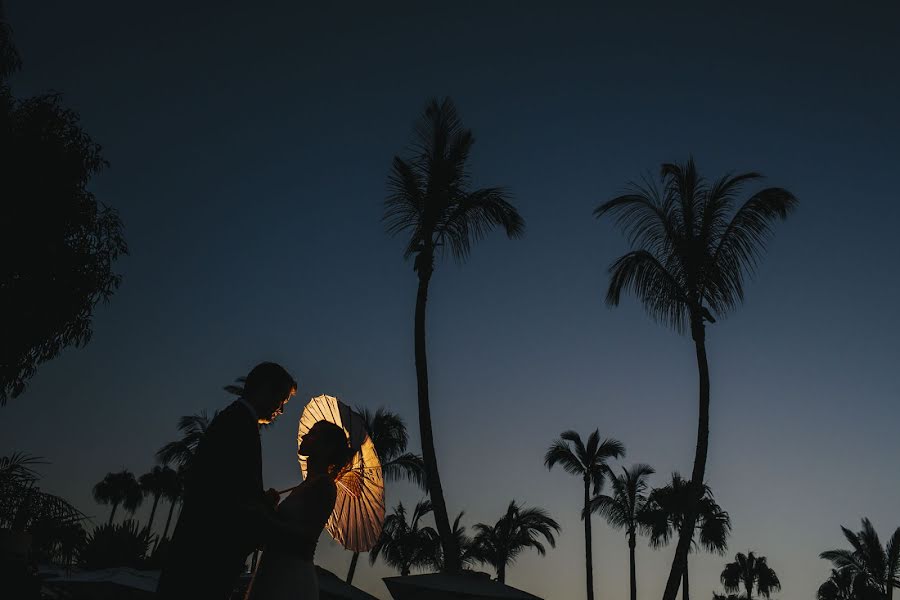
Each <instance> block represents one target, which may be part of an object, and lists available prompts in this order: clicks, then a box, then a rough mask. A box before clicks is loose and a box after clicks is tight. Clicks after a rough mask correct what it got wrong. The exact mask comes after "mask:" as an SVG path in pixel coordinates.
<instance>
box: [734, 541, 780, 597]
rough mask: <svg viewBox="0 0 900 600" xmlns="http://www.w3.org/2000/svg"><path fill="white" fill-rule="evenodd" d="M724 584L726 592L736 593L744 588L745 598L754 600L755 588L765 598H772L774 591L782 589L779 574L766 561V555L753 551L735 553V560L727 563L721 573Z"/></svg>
mask: <svg viewBox="0 0 900 600" xmlns="http://www.w3.org/2000/svg"><path fill="white" fill-rule="evenodd" d="M721 580H722V586H723V587H724V588H725V591H726V592H729V593H732V594H736V593H738V592H740V591H741V588H742V587H743V588H744V594H745V595H744V596H742V598H744V600H753V588H754V586H755V587H756V592H757V594H759V595H760V596H762V597H763V598H770V597H771V596H772V592H777V591H778V590H780V589H781V582H780V581H778V575H777V574H776V573H775V571H774V570H773V569H772V567H770V566H769V564H768V563H767V562H766V557H765V556H756V555H755V554H754V553H753V552H748V553H747V554H744V553H743V552H738V553H737V554H735V555H734V562H730V563H728V564H726V565H725V569H724V570H723V571H722V575H721Z"/></svg>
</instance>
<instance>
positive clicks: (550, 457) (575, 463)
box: [544, 440, 584, 475]
mask: <svg viewBox="0 0 900 600" xmlns="http://www.w3.org/2000/svg"><path fill="white" fill-rule="evenodd" d="M557 464H559V465H562V468H563V469H564V470H565V471H566V473H570V474H572V475H583V474H584V465H582V464H581V461H579V460H578V457H577V456H575V453H574V452H573V451H572V448H571V447H569V444H568V443H566V442H565V441H564V440H556V441H555V442H553V444H552V445H551V446H550V448H549V449H548V450H547V453H546V454H545V455H544V465H545V466H546V467H547V468H548V469H552V468H553V467H554V466H556V465H557Z"/></svg>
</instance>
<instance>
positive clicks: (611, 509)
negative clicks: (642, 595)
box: [590, 463, 656, 600]
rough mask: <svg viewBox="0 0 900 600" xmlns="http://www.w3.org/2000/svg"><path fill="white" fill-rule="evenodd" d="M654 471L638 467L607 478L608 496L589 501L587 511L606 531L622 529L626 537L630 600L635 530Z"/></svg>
mask: <svg viewBox="0 0 900 600" xmlns="http://www.w3.org/2000/svg"><path fill="white" fill-rule="evenodd" d="M655 472H656V471H654V470H653V467H651V466H650V465H645V464H643V463H638V464H636V465H632V466H631V468H628V469H626V468H625V467H622V474H621V475H617V476H615V477H611V478H610V486H611V487H612V495H604V494H601V495H599V496H596V497H595V498H593V499H592V500H591V505H590V511H591V512H592V513H593V512H596V513H600V515H601V516H602V517H603V518H605V519H606V522H607V523H609V525H610V527H614V528H615V529H624V530H625V534H626V535H627V536H628V559H629V561H628V564H629V567H630V569H629V573H630V581H631V600H637V572H636V571H637V569H636V566H635V559H634V549H635V546H636V545H637V534H638V530H640V529H642V523H641V514H642V513H643V511H644V506H645V505H646V504H647V494H646V493H645V492H646V491H647V486H648V484H647V478H648V477H650V475H653V473H655Z"/></svg>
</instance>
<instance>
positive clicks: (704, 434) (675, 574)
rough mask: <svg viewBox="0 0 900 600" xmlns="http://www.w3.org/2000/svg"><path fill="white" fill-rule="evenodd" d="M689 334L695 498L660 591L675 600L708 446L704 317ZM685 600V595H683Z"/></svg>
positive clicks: (695, 321)
mask: <svg viewBox="0 0 900 600" xmlns="http://www.w3.org/2000/svg"><path fill="white" fill-rule="evenodd" d="M691 334H692V336H693V338H694V346H695V347H696V351H697V370H698V371H699V376H700V407H699V416H698V422H697V448H696V451H695V453H694V468H693V471H692V472H691V484H692V486H693V487H694V493H695V502H694V503H693V504H692V506H691V509H690V511H689V512H688V513H687V515H685V519H684V522H683V523H682V524H681V531H679V533H678V545H677V546H676V548H675V558H674V559H672V568H671V570H670V571H669V578H668V580H667V581H666V589H665V592H663V600H675V596H676V594H678V586H679V583H680V581H681V579H682V577H681V575H682V573H684V574H685V576H684V583H685V585H686V584H687V557H688V551H689V550H690V547H691V540H692V539H693V538H694V525H695V523H696V521H697V504H698V502H697V501H699V499H700V495H701V494H702V489H703V488H702V486H703V477H704V475H705V473H706V455H707V451H708V449H709V364H708V362H707V359H706V332H705V328H704V325H703V321H702V320H701V319H700V318H699V317H697V318H696V319H694V318H692V324H691ZM685 600H687V595H685Z"/></svg>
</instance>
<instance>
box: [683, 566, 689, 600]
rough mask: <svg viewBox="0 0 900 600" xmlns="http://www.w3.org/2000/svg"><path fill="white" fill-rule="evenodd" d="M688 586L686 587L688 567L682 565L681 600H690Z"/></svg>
mask: <svg viewBox="0 0 900 600" xmlns="http://www.w3.org/2000/svg"><path fill="white" fill-rule="evenodd" d="M689 588H690V586H688V567H687V564H685V565H684V572H682V574H681V600H690V598H691V594H690V589H689Z"/></svg>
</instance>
